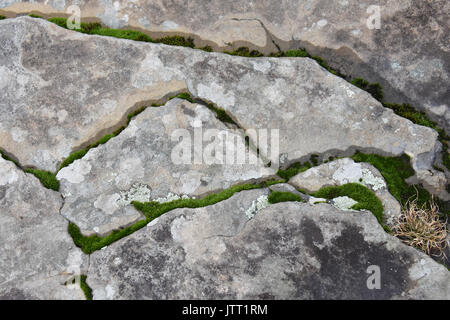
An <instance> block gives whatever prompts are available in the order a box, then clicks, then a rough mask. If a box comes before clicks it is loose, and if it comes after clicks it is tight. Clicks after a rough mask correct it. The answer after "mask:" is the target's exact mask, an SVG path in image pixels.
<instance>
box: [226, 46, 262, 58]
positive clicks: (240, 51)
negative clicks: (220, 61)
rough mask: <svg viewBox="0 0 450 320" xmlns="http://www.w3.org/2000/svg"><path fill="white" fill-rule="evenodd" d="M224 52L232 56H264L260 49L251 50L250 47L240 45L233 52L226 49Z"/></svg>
mask: <svg viewBox="0 0 450 320" xmlns="http://www.w3.org/2000/svg"><path fill="white" fill-rule="evenodd" d="M224 53H226V54H229V55H232V56H240V57H247V58H255V57H264V54H262V53H261V52H259V51H258V50H250V49H249V48H248V47H240V48H238V49H236V50H234V51H232V52H229V51H224Z"/></svg>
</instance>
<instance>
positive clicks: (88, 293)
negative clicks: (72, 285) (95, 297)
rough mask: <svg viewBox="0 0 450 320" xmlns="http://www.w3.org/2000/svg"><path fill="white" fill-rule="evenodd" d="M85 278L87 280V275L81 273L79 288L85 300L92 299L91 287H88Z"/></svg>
mask: <svg viewBox="0 0 450 320" xmlns="http://www.w3.org/2000/svg"><path fill="white" fill-rule="evenodd" d="M86 280H87V276H86V275H84V274H82V275H81V277H80V288H81V290H83V293H84V296H85V297H86V300H92V289H91V288H90V287H89V285H88V284H87V282H86Z"/></svg>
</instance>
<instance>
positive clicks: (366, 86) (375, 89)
mask: <svg viewBox="0 0 450 320" xmlns="http://www.w3.org/2000/svg"><path fill="white" fill-rule="evenodd" d="M350 82H351V83H352V84H353V85H355V86H357V87H359V88H360V89H362V90H365V91H367V92H368V93H370V94H371V95H372V97H374V98H375V99H377V100H378V101H380V102H382V101H383V98H384V94H383V88H382V87H381V85H380V84H379V83H369V81H367V80H364V79H362V78H354V79H353V80H352V81H350Z"/></svg>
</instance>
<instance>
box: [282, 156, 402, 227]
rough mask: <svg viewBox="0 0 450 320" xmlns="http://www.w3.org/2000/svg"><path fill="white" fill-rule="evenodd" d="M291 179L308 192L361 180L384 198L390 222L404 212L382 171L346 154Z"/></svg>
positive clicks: (380, 197) (382, 199) (386, 217)
mask: <svg viewBox="0 0 450 320" xmlns="http://www.w3.org/2000/svg"><path fill="white" fill-rule="evenodd" d="M289 183H290V184H292V185H294V186H296V187H297V188H301V189H304V190H306V191H308V192H315V191H318V190H320V189H321V188H323V187H326V186H341V185H343V184H346V183H360V184H362V185H364V186H366V187H367V188H369V189H370V190H372V191H373V192H374V193H375V195H376V196H377V197H378V198H379V199H380V200H381V202H382V203H383V207H384V215H385V219H386V223H387V224H389V225H392V223H393V221H394V220H393V219H395V218H396V217H398V216H399V215H400V213H401V207H400V204H399V203H398V201H397V200H396V199H395V198H394V197H393V196H392V195H391V194H390V193H389V190H388V188H387V185H386V182H385V181H384V179H383V176H382V175H381V173H380V172H379V171H378V170H377V169H376V168H375V167H373V166H372V165H370V164H368V163H357V162H354V161H353V160H352V159H349V158H344V159H338V160H335V161H331V162H328V163H324V164H322V165H320V166H317V167H313V168H311V169H308V170H306V171H305V172H301V173H299V174H297V175H296V176H294V177H292V178H291V179H290V180H289Z"/></svg>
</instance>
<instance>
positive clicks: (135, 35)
mask: <svg viewBox="0 0 450 320" xmlns="http://www.w3.org/2000/svg"><path fill="white" fill-rule="evenodd" d="M48 21H50V22H52V23H55V24H57V25H58V26H60V27H62V28H65V29H69V28H68V27H67V19H65V18H50V19H48ZM74 31H78V32H82V33H86V34H91V35H100V36H108V37H114V38H119V39H128V40H134V41H143V42H154V43H163V44H167V45H172V46H182V47H190V48H194V47H195V45H194V39H192V38H187V39H186V38H184V37H182V36H167V37H163V38H160V39H152V38H151V37H150V36H148V35H147V34H145V33H143V32H140V31H136V30H127V29H110V28H105V27H102V25H101V24H100V23H98V22H91V23H81V24H80V29H74Z"/></svg>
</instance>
